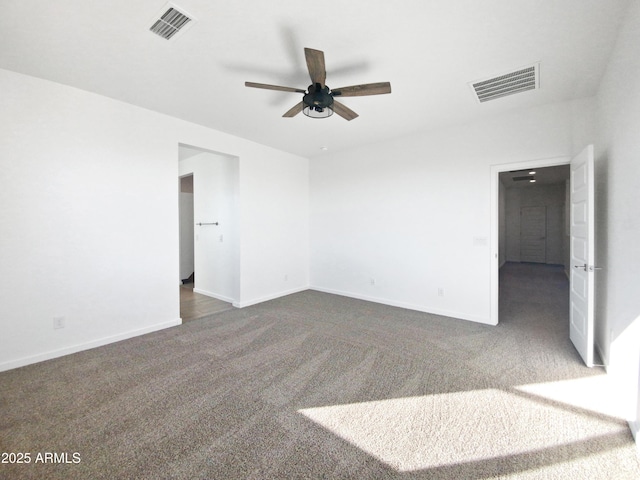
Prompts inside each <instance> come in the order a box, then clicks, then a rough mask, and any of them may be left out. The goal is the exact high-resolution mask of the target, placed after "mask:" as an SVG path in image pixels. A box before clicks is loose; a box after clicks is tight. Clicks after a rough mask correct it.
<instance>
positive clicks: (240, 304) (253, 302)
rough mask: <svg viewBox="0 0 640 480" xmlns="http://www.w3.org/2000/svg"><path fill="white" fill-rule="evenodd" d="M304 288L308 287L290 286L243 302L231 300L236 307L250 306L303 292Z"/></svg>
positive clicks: (307, 288)
mask: <svg viewBox="0 0 640 480" xmlns="http://www.w3.org/2000/svg"><path fill="white" fill-rule="evenodd" d="M305 290H309V287H308V286H305V287H298V288H292V289H291V290H285V291H283V292H278V293H274V294H271V295H266V296H264V297H260V298H255V299H253V300H247V301H245V302H233V306H234V307H236V308H244V307H250V306H251V305H256V304H258V303H262V302H268V301H269V300H275V299H276V298H280V297H286V296H287V295H291V294H294V293H299V292H304V291H305Z"/></svg>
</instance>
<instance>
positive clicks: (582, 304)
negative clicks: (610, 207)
mask: <svg viewBox="0 0 640 480" xmlns="http://www.w3.org/2000/svg"><path fill="white" fill-rule="evenodd" d="M593 162H594V160H593V145H589V146H587V147H586V148H585V149H584V150H583V151H582V152H580V154H578V155H577V156H576V157H574V158H573V159H572V160H571V181H570V188H571V293H570V307H569V317H570V326H569V335H570V337H571V341H572V342H573V345H574V346H575V347H576V350H578V353H579V354H580V356H581V357H582V359H583V360H584V363H586V364H587V366H588V367H592V366H593V345H594V339H593V336H594V333H593V332H594V327H593V321H594V319H593V310H594V270H595V266H594V260H595V245H594V237H595V235H594V198H593V197H594V165H593Z"/></svg>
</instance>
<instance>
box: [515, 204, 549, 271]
mask: <svg viewBox="0 0 640 480" xmlns="http://www.w3.org/2000/svg"><path fill="white" fill-rule="evenodd" d="M546 247H547V208H546V207H522V208H521V209H520V261H521V262H536V263H545V262H546V261H547V251H546Z"/></svg>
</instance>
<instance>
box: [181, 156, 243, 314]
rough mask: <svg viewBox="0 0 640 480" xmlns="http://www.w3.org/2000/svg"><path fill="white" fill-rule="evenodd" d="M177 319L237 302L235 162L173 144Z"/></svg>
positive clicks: (238, 257) (230, 305) (237, 236)
mask: <svg viewBox="0 0 640 480" xmlns="http://www.w3.org/2000/svg"><path fill="white" fill-rule="evenodd" d="M178 152H179V158H178V176H179V196H180V200H179V202H180V204H179V205H180V208H179V212H180V267H179V279H178V281H179V284H180V286H179V288H180V316H181V318H182V320H183V321H185V320H190V319H194V318H201V317H203V316H206V315H209V314H213V313H218V312H220V311H223V310H228V309H231V308H233V305H234V304H237V303H238V302H239V291H240V283H239V280H240V274H239V272H240V253H239V251H240V237H239V223H238V219H239V215H238V209H239V207H238V188H239V159H238V157H234V156H231V155H227V154H222V153H219V152H214V151H211V150H206V149H202V148H198V147H193V146H189V145H183V144H179V149H178Z"/></svg>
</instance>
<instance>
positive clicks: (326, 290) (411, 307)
mask: <svg viewBox="0 0 640 480" xmlns="http://www.w3.org/2000/svg"><path fill="white" fill-rule="evenodd" d="M309 288H310V289H311V290H316V291H318V292H323V293H331V294H333V295H341V296H343V297H349V298H356V299H358V300H365V301H367V302H373V303H381V304H383V305H389V306H390V307H399V308H406V309H407V310H415V311H417V312H424V313H431V314H433V315H441V316H443V317H451V318H456V319H459V320H468V321H470V322H475V323H483V324H485V325H493V323H491V321H490V319H488V318H484V317H479V316H475V315H468V314H466V313H461V312H453V311H451V310H440V309H437V308H430V307H423V306H422V305H413V304H411V303H406V302H397V301H395V300H389V299H386V298H378V297H370V296H367V295H361V294H359V293H353V292H344V291H341V290H333V289H330V288H323V287H313V286H312V287H309Z"/></svg>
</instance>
